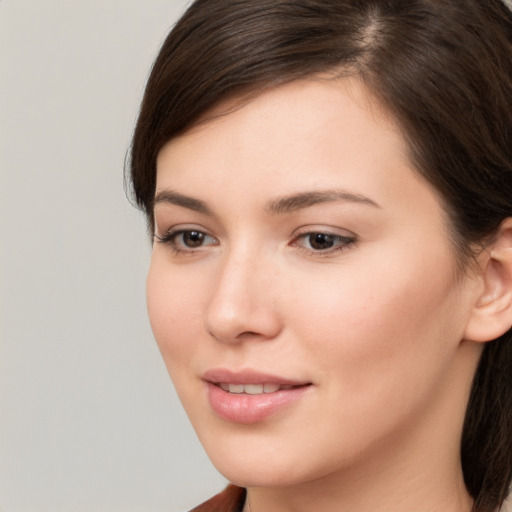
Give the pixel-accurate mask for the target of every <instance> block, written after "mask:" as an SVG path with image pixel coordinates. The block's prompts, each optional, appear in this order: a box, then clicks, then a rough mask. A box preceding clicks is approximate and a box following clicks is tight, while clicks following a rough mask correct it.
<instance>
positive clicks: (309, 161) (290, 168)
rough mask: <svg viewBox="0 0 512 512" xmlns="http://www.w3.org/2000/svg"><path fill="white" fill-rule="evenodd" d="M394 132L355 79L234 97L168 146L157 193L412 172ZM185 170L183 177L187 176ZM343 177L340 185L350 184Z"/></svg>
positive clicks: (159, 162) (394, 125)
mask: <svg viewBox="0 0 512 512" xmlns="http://www.w3.org/2000/svg"><path fill="white" fill-rule="evenodd" d="M407 155H408V148H407V146H406V143H405V141H404V138H403V137H402V136H401V133H400V129H399V127H398V125H397V123H395V122H394V120H393V119H392V117H391V116H390V115H388V114H387V112H386V111H385V109H384V108H382V107H381V106H380V105H379V103H378V102H377V101H376V100H375V98H374V97H373V96H372V95H371V94H370V93H368V91H367V90H366V89H365V87H364V86H363V85H362V84H361V83H360V81H359V80H357V79H347V78H344V79H336V80H334V79H308V80H300V81H295V82H292V83H289V84H285V85H281V86H278V87H276V88H274V89H270V90H266V91H265V92H263V93H262V94H260V95H258V96H255V97H254V96H253V97H251V98H250V99H247V98H243V97H236V98H233V99H230V100H228V101H226V102H224V103H222V104H220V105H218V106H216V107H215V108H213V109H212V110H210V111H209V112H207V113H206V114H205V115H204V116H203V118H202V119H201V120H200V122H199V123H197V124H196V125H194V127H192V128H191V129H190V130H188V131H187V132H185V133H184V134H182V135H181V136H179V137H176V138H174V139H172V140H171V141H170V142H168V143H167V144H166V145H165V146H164V147H163V148H162V150H161V151H160V153H159V155H158V159H157V189H161V188H162V187H169V186H172V185H173V183H176V182H177V181H179V180H181V179H182V178H185V179H191V178H192V177H194V176H196V177H201V179H202V180H204V183H207V182H208V181H210V180H211V179H217V178H218V177H219V175H220V174H222V175H224V176H225V179H228V178H227V176H226V170H227V169H232V170H233V171H236V172H234V173H233V174H232V175H231V177H230V182H231V183H233V184H235V183H237V182H238V181H239V180H240V179H241V178H244V179H245V180H247V179H248V178H249V177H250V176H251V175H252V176H253V177H254V178H259V179H264V178H265V176H267V174H268V173H269V172H270V173H271V176H272V178H273V179H274V180H278V179H279V178H280V179H281V180H285V181H288V182H289V181H290V180H291V179H293V178H294V177H298V175H299V174H301V175H304V176H302V177H303V178H305V177H306V176H307V175H308V176H309V177H310V179H311V180H313V181H314V180H315V178H316V177H318V178H320V174H319V171H320V170H328V169H333V170H336V173H337V174H338V175H339V176H340V175H341V174H340V173H342V171H343V170H344V169H352V170H353V171H354V172H356V173H359V174H361V173H363V172H364V170H365V169H369V168H372V167H374V166H375V165H377V164H378V165H377V166H380V167H385V166H386V163H388V164H389V165H392V166H394V167H397V166H399V167H404V166H405V167H407V168H408V170H409V167H411V165H410V162H409V159H408V156H407ZM185 171H186V172H185ZM349 177H350V176H349V174H347V175H346V176H345V179H349Z"/></svg>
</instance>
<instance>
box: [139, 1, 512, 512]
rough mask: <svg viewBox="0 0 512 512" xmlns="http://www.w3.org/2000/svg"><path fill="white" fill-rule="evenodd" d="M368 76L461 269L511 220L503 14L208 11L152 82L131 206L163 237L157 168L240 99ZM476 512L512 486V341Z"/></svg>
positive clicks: (488, 403) (482, 383)
mask: <svg viewBox="0 0 512 512" xmlns="http://www.w3.org/2000/svg"><path fill="white" fill-rule="evenodd" d="M326 73H327V74H331V75H332V76H333V77H338V76H340V77H341V76H348V75H350V76H357V77H358V78H360V79H361V80H362V82H363V84H364V85H365V86H366V87H367V89H368V90H369V91H370V92H371V93H372V94H373V96H374V97H375V98H376V99H377V100H378V101H379V102H380V104H381V105H383V106H384V107H385V108H386V109H387V110H388V111H389V112H390V113H391V115H392V116H393V117H394V119H396V121H397V122H398V124H399V125H400V127H401V129H402V132H403V135H404V137H405V139H406V141H407V143H408V148H409V151H410V158H411V162H412V164H413V166H414V168H415V170H416V171H417V172H419V173H420V174H421V175H422V176H423V177H424V178H425V179H426V180H427V181H428V182H430V183H431V184H432V185H433V186H434V187H435V189H436V190H437V191H438V193H439V195H440V197H441V199H442V201H443V205H444V207H445V209H446V212H447V214H448V218H449V221H450V222H449V224H450V229H451V237H452V240H453V245H454V248H455V253H456V255H457V260H458V261H459V262H461V263H462V268H464V269H467V265H468V262H469V261H470V260H471V257H472V256H474V254H475V251H476V250H477V249H476V247H480V248H481V247H482V245H483V244H484V243H486V241H489V240H490V239H492V237H493V235H495V234H496V232H497V230H498V229H499V227H500V225H501V223H502V222H503V220H504V219H505V218H507V217H511V216H512V149H511V148H512V14H511V12H510V10H509V8H508V7H507V6H506V5H505V3H503V2H502V1H501V0H442V1H441V0H196V1H195V2H194V3H192V4H191V5H190V7H189V8H188V10H187V11H186V12H185V14H184V15H183V17H182V18H181V19H180V20H179V21H178V23H177V24H176V25H175V26H174V28H173V30H172V31H171V32H170V34H169V35H168V37H167V39H166V40H165V42H164V44H163V46H162V48H161V50H160V53H159V55H158V57H157V58H156V61H155V63H154V66H153V68H152V71H151V74H150V77H149V80H148V83H147V86H146V90H145V94H144V98H143V101H142V105H141V109H140V113H139V117H138V121H137V124H136V127H135V131H134V136H133V141H132V146H131V152H130V159H129V169H130V173H131V174H130V178H131V184H132V187H133V194H134V197H135V200H136V202H137V204H138V206H139V207H140V208H141V209H142V210H143V211H144V212H145V213H146V216H147V219H148V226H149V229H150V231H152V230H153V229H154V228H153V223H154V219H153V199H154V195H155V186H156V159H157V155H158V153H159V151H160V150H161V149H162V147H163V146H164V144H166V143H167V142H168V141H169V140H170V139H172V138H173V137H176V136H177V135H179V134H181V133H183V132H184V131H186V130H187V129H189V128H191V127H192V126H193V125H194V124H196V123H197V122H198V121H199V120H200V118H201V117H202V116H204V115H205V114H207V113H208V111H209V110H210V109H212V107H214V106H218V105H219V104H220V103H221V102H223V101H226V100H228V99H232V98H234V97H244V95H251V94H252V95H255V94H260V93H261V92H262V91H264V90H266V89H269V88H273V87H276V86H278V85H280V84H284V83H287V82H291V81H293V80H298V79H301V78H306V77H312V76H313V77H314V76H315V75H317V76H318V75H321V74H322V75H325V74H326ZM461 460H462V467H463V472H464V478H465V483H466V486H467V489H468V491H469V493H470V494H471V495H472V497H473V498H474V500H475V506H474V510H475V511H476V510H477V511H478V512H491V511H494V510H496V509H497V508H498V507H500V506H501V504H502V502H503V501H504V499H505V498H506V496H507V494H508V490H509V485H510V482H511V479H512V330H509V331H508V332H507V333H505V334H504V335H503V336H501V337H500V338H498V339H496V340H494V341H492V342H489V343H487V344H486V346H485V348H484V351H483V355H482V358H481V361H480V364H479V367H478V369H477V372H476V375H475V378H474V382H473V387H472V391H471V395H470V399H469V404H468V407H467V412H466V418H465V423H464V428H463V434H462V444H461Z"/></svg>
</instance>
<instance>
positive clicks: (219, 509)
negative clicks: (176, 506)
mask: <svg viewBox="0 0 512 512" xmlns="http://www.w3.org/2000/svg"><path fill="white" fill-rule="evenodd" d="M245 494H246V492H245V489H243V488H242V487H237V486H236V485H232V484H230V485H228V486H227V487H226V489H224V491H222V492H221V493H219V494H217V495H215V496H214V497H213V498H210V499H209V500H208V501H205V502H204V503H203V504H202V505H198V506H197V507H195V508H193V509H192V510H191V511H190V512H242V509H243V508H244V503H245Z"/></svg>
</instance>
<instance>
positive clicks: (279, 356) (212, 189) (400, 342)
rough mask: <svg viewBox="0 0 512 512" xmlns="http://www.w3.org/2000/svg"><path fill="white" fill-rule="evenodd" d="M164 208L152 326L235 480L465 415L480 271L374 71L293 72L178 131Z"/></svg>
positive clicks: (332, 466)
mask: <svg viewBox="0 0 512 512" xmlns="http://www.w3.org/2000/svg"><path fill="white" fill-rule="evenodd" d="M221 107H223V108H221V109H220V110H218V113H220V112H222V110H223V109H224V108H227V107H229V105H223V106H221ZM213 114H215V112H213ZM154 211H155V219H156V235H157V237H156V239H155V243H154V247H153V255H152V260H151V267H150V271H149V276H148V282H147V294H148V309H149V316H150V320H151V325H152V328H153V331H154V334H155V337H156V340H157V342H158V345H159V347H160V350H161V353H162V355H163V358H164V360H165V363H166V365H167V368H168V370H169V373H170V375H171V377H172V380H173V381H174V384H175V386H176V389H177V392H178V394H179V396H180V398H181V400H182V402H183V405H184V407H185V409H186V411H187V413H188V415H189V417H190V420H191V422H192V424H193V426H194V428H195V429H196V431H197V434H198V435H199V438H200V440H201V442H202V443H203V445H204V447H205V449H206V451H207V452H208V454H209V456H210V457H211V459H212V460H213V462H214V464H215V465H216V466H217V467H218V469H219V470H220V471H221V472H222V473H223V474H224V475H226V477H227V478H229V479H230V480H232V481H234V482H235V483H239V484H241V485H250V486H253V485H256V486H265V485H292V484H294V483H300V482H306V481H310V480H314V479H318V478H321V477H324V476H327V475H331V474H334V473H336V472H338V471H344V470H347V468H350V467H354V466H356V465H358V464H360V463H362V462H364V461H366V462H367V461H370V460H372V457H373V456H374V455H376V454H380V456H382V454H383V453H391V452H392V453H395V454H400V453H402V452H403V453H406V451H407V450H405V448H404V447H405V446H411V441H412V440H413V439H414V440H415V444H414V446H417V447H418V449H421V450H423V451H424V452H425V456H426V457H428V456H429V455H428V453H427V451H429V450H431V449H433V447H434V445H436V443H438V441H439V436H441V437H443V436H444V435H445V434H440V431H441V432H443V431H444V430H445V429H444V427H445V426H446V430H448V431H451V430H454V431H457V429H458V428H459V426H460V422H461V421H462V416H463V413H464V407H465V402H464V400H465V397H466V395H467V391H468V386H469V383H468V382H469V381H470V379H471V372H472V371H473V369H474V364H475V361H476V359H477V355H476V356H475V355H474V354H476V351H473V355H471V356H469V357H468V355H467V354H466V353H465V352H464V351H465V349H464V346H465V343H464V342H461V340H463V338H464V330H465V326H466V323H467V321H468V319H469V315H470V312H471V301H472V297H473V295H474V290H475V283H474V282H473V281H472V280H471V279H470V278H469V277H462V278H461V276H460V275H459V274H458V269H457V264H456V260H455V257H454V251H453V248H452V245H451V243H450V241H449V238H448V235H447V232H448V230H447V227H446V220H445V217H444V213H443V209H442V207H441V203H440V200H439V199H438V197H437V195H436V193H435V192H434V190H433V189H432V188H431V187H430V186H429V185H428V184H427V183H426V182H425V181H424V180H423V179H422V178H421V177H419V175H418V174H417V173H416V172H414V171H413V170H412V167H411V164H410V162H409V160H408V158H407V149H406V147H405V144H404V141H403V139H402V137H401V135H400V133H399V130H398V129H397V127H396V126H395V125H394V123H393V122H392V121H391V120H390V119H389V118H388V117H386V115H385V113H384V112H383V110H382V109H379V108H378V106H377V105H376V104H375V102H374V101H372V100H371V98H370V97H369V96H368V95H366V94H365V91H364V89H363V88H362V86H361V85H359V83H358V82H356V81H355V80H354V81H352V80H337V81H334V80H331V81H319V80H318V81H314V80H310V81H299V82H294V83H291V84H288V85H285V86H280V87H278V88H275V89H273V90H270V91H268V92H265V93H263V94H261V95H260V96H259V97H257V98H256V99H254V100H252V101H251V102H249V103H247V104H245V105H244V106H243V107H241V108H237V109H233V111H232V112H230V113H228V114H226V115H221V116H218V117H213V118H212V119H210V120H209V121H206V122H205V123H203V124H201V125H199V126H197V127H196V128H194V129H192V130H190V131H189V132H187V133H186V134H184V135H183V136H181V137H178V138H176V139H174V140H172V141H171V142H169V143H168V144H167V145H166V146H165V147H164V148H163V149H162V151H161V152H160V154H159V158H158V165H157V193H156V200H155V210H154ZM439 425H443V428H441V429H440V428H439ZM452 427H453V428H452ZM439 442H440V441H439ZM436 446H437V445H436ZM402 448H404V450H405V451H404V450H402ZM453 450H454V452H457V451H458V449H457V446H455V448H453ZM409 451H410V450H409Z"/></svg>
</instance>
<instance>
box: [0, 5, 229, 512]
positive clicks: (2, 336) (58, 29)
mask: <svg viewBox="0 0 512 512" xmlns="http://www.w3.org/2000/svg"><path fill="white" fill-rule="evenodd" d="M185 6H186V2H185V1H184V0H97V1H96V0H0V212H1V213H0V215H1V222H0V226H1V227H0V229H1V232H0V258H1V260H0V267H1V275H0V300H1V303H0V315H1V317H0V511H1V512H117V511H119V512H121V511H122V512H164V511H165V512H178V511H185V510H189V509H190V508H191V507H192V506H193V505H197V504H198V503H200V502H201V501H203V500H205V499H206V498H208V497H210V496H211V495H212V494H214V493H215V492H218V491H220V490H221V489H222V488H223V487H224V483H225V482H224V479H223V478H222V477H221V476H219V475H218V474H217V473H216V472H215V470H214V469H213V467H212V466H211V464H210V462H209V461H208V459H207V458H206V456H205V455H204V454H203V451H202V448H201V447H200V445H199V443H198V442H197V441H196V438H195V434H194V432H193V430H192V428H191V427H190V425H189V423H188V420H187V419H186V417H185V414H184V413H183V412H182V410H181V406H180V405H179V403H178V400H177V398H176V396H175V394H174V391H173V389H172V385H171V383H170V380H169V378H168V376H167V373H166V370H165V366H164V364H163V362H162V361H161V359H160V354H159V353H158V350H157V348H156V345H155V342H154V340H153V336H152V334H151V331H150V327H149V324H148V321H147V318H146V306H145V297H144V286H145V273H146V269H147V265H148V260H149V248H150V246H149V241H148V238H147V236H146V233H145V226H144V220H143V218H142V215H141V214H140V213H139V212H138V211H136V210H135V208H133V207H132V206H131V205H130V204H129V202H128V200H127V199H126V196H125V193H124V190H123V163H124V158H125V154H126V151H127V149H128V146H129V143H130V137H131V133H132V129H133V125H134V122H135V119H136V115H137V111H138V105H139V102H140V100H141V97H142V92H143V87H144V84H145V81H146V78H147V75H148V72H149V69H150V66H151V63H152V60H153V58H154V56H155V55H156V53H157V51H158V48H159V46H160V45H161V43H162V42H163V39H164V37H165V35H166V33H167V32H168V30H169V28H170V27H171V26H172V24H173V23H174V22H175V20H176V19H177V17H178V15H179V14H180V13H181V12H183V10H184V9H185Z"/></svg>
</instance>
